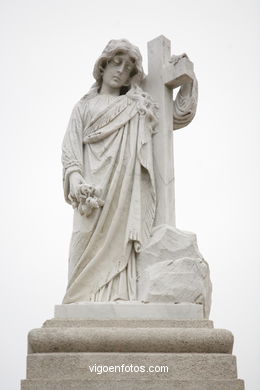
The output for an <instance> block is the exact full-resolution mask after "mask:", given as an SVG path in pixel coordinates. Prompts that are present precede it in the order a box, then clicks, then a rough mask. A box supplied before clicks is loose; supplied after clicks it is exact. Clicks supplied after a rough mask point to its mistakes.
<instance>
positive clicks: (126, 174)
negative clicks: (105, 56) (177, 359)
mask: <svg viewBox="0 0 260 390" xmlns="http://www.w3.org/2000/svg"><path fill="white" fill-rule="evenodd" d="M173 104H174V130H175V129H178V128H181V127H184V126H186V125H187V124H188V123H190V121H191V120H192V119H193V117H194V115H195V112H196V105H197V81H196V79H195V81H194V83H193V88H192V92H191V94H189V95H187V96H186V95H183V93H182V88H181V89H180V91H179V93H178V95H177V97H176V99H175V101H174V102H173ZM154 125H155V105H153V104H152V103H151V100H149V97H148V95H147V94H145V93H143V92H142V90H140V89H139V91H138V90H137V93H135V91H132V90H130V91H129V92H128V93H127V94H126V95H122V96H118V97H113V96H110V95H98V94H95V95H94V96H88V95H86V97H84V98H83V99H81V100H80V101H79V103H78V104H77V105H76V106H75V108H74V110H73V112H72V115H71V118H70V122H69V126H68V129H67V132H66V134H65V137H64V142H63V153H62V162H63V168H64V193H65V198H66V200H67V201H68V202H69V203H70V200H69V197H68V195H69V176H70V174H71V173H72V172H79V173H80V174H81V175H82V177H83V178H84V179H85V181H86V183H88V184H93V185H95V186H99V187H101V188H102V195H101V198H102V199H103V200H104V202H105V204H104V206H103V208H100V209H95V210H94V211H93V212H92V213H91V214H90V215H89V216H88V217H86V216H84V215H83V216H82V215H80V214H79V212H78V211H77V210H75V211H74V222H73V233H72V238H71V244H70V256H69V281H68V287H67V292H66V294H65V297H64V300H63V303H76V302H86V301H115V300H134V299H136V269H135V259H136V254H137V253H138V252H139V251H140V248H141V246H142V245H143V244H144V243H145V241H146V240H147V239H148V238H149V237H150V236H151V232H152V227H153V222H154V218H155V208H156V190H155V178H154V172H153V152H152V149H153V148H152V134H153V128H154Z"/></svg>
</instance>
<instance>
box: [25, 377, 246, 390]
mask: <svg viewBox="0 0 260 390" xmlns="http://www.w3.org/2000/svg"><path fill="white" fill-rule="evenodd" d="M21 390H244V382H243V381H241V380H239V379H238V380H219V381H218V380H216V381H215V380H213V381H212V380H199V381H192V380H165V379H156V380H154V379H150V380H149V379H148V380H132V379H130V380H112V381H109V382H108V381H107V380H89V381H88V380H83V381H82V380H55V381H53V380H44V381H39V380H27V381H22V387H21Z"/></svg>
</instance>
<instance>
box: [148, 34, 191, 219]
mask: <svg viewBox="0 0 260 390" xmlns="http://www.w3.org/2000/svg"><path fill="white" fill-rule="evenodd" d="M170 60H171V42H170V40H169V39H167V38H165V37H164V36H163V35H161V36H159V37H157V38H155V39H153V40H152V41H150V42H148V75H147V77H146V78H145V80H144V82H143V85H142V87H143V89H144V90H145V91H147V92H148V93H149V94H150V95H151V96H152V97H153V99H154V100H155V102H156V103H157V104H158V106H159V123H158V129H157V133H156V134H154V137H153V148H154V170H155V180H156V190H157V191H156V192H157V209H156V210H157V211H156V218H155V226H158V225H161V224H167V225H170V226H175V194H174V160H173V104H174V103H173V89H174V88H177V87H179V86H181V85H182V84H184V83H186V82H190V81H191V80H192V71H193V64H192V62H191V61H189V59H188V58H187V57H186V58H183V59H182V61H180V62H179V63H178V62H177V63H176V64H174V62H172V61H170Z"/></svg>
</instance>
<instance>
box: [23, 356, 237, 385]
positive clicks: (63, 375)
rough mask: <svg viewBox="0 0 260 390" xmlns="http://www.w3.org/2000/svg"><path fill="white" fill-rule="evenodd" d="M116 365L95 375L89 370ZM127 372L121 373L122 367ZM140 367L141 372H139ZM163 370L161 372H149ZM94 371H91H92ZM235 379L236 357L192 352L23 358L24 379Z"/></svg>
mask: <svg viewBox="0 0 260 390" xmlns="http://www.w3.org/2000/svg"><path fill="white" fill-rule="evenodd" d="M111 365H113V366H117V371H116V372H104V373H102V374H98V373H97V372H95V371H94V372H91V370H90V368H89V367H92V368H93V367H97V366H99V367H100V366H103V367H104V366H107V367H109V366H111ZM122 366H124V367H128V369H129V372H124V371H123V370H124V367H122ZM140 367H143V371H144V372H140ZM149 367H163V372H161V373H158V372H149ZM93 370H94V368H93ZM158 377H160V378H161V379H175V380H177V379H178V380H184V379H189V380H191V379H193V380H195V379H196V380H201V379H207V380H209V379H212V380H213V379H214V380H217V379H218V380H220V379H236V378H237V371H236V358H235V356H232V355H229V354H196V353H179V354H176V353H47V354H46V353H36V354H30V355H28V357H27V378H28V379H45V378H48V379H58V378H60V379H67V380H68V379H74V380H75V379H81V380H82V379H88V380H92V379H96V378H98V379H107V380H109V381H110V380H117V379H122V380H124V379H131V378H132V379H151V378H158Z"/></svg>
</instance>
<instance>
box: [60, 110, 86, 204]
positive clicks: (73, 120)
mask: <svg viewBox="0 0 260 390" xmlns="http://www.w3.org/2000/svg"><path fill="white" fill-rule="evenodd" d="M80 108H81V107H80V103H78V104H76V106H75V107H74V109H73V111H72V114H71V117H70V120H69V124H68V128H67V131H66V133H65V136H64V139H63V144H62V164H63V185H64V194H65V199H66V200H67V201H69V200H68V193H69V176H70V174H71V173H72V172H79V173H80V174H81V175H83V122H82V115H81V110H80Z"/></svg>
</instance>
